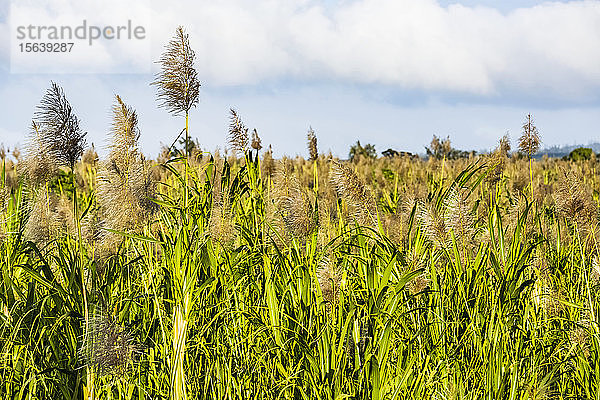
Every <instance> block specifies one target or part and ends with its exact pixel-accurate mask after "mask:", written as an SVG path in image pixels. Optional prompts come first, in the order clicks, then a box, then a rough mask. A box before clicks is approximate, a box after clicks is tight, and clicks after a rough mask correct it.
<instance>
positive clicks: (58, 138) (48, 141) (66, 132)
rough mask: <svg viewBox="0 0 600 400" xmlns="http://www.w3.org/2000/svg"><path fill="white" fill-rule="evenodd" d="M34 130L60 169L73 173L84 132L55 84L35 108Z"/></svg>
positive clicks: (83, 142) (83, 141) (63, 94)
mask: <svg viewBox="0 0 600 400" xmlns="http://www.w3.org/2000/svg"><path fill="white" fill-rule="evenodd" d="M34 120H35V121H36V122H35V125H36V126H34V129H36V130H37V131H38V132H39V134H40V138H41V140H42V141H43V142H44V145H45V148H46V149H47V150H48V151H49V152H50V153H52V155H53V156H54V157H55V158H56V160H57V161H58V162H59V164H61V165H65V166H68V167H69V168H71V169H73V167H74V166H75V163H76V162H77V160H78V159H79V158H80V157H81V155H82V154H83V149H84V147H85V136H86V134H87V133H86V132H83V131H82V130H81V128H80V127H79V119H78V118H77V116H76V115H75V113H74V111H73V108H72V107H71V104H70V103H69V101H68V100H67V97H66V96H65V93H64V91H63V89H62V88H61V87H60V86H58V85H57V84H56V83H55V82H51V84H50V88H49V89H48V90H47V91H46V94H45V95H44V97H42V100H41V102H40V104H39V105H38V107H37V110H36V112H35V114H34Z"/></svg>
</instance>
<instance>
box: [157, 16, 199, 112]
mask: <svg viewBox="0 0 600 400" xmlns="http://www.w3.org/2000/svg"><path fill="white" fill-rule="evenodd" d="M195 59H196V54H195V53H194V50H192V48H191V47H190V41H189V35H188V34H187V33H185V31H184V29H183V27H181V26H179V27H178V28H177V30H176V31H175V36H174V37H173V39H171V41H169V43H168V45H167V46H166V50H165V52H164V53H163V54H162V56H161V57H160V60H159V61H158V63H159V64H160V66H161V71H160V72H159V73H158V74H157V75H156V79H155V80H154V82H152V84H153V85H155V86H157V87H158V100H159V102H160V103H159V106H160V107H164V108H166V109H167V111H169V112H170V113H171V114H173V115H176V116H177V115H180V114H182V113H188V112H189V111H190V109H191V108H192V107H195V106H196V105H197V104H198V97H199V94H200V82H199V81H198V73H197V72H196V69H195V68H194V61H195Z"/></svg>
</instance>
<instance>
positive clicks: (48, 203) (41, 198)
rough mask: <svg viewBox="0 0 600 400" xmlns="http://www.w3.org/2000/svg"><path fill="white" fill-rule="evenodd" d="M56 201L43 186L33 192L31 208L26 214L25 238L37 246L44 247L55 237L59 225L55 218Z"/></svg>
mask: <svg viewBox="0 0 600 400" xmlns="http://www.w3.org/2000/svg"><path fill="white" fill-rule="evenodd" d="M57 203H58V199H57V198H56V196H55V195H54V194H52V193H50V192H49V191H48V190H47V188H46V187H45V186H42V187H40V188H39V189H38V190H37V191H35V197H34V199H33V203H32V205H31V208H30V209H29V210H28V212H27V223H26V224H25V232H24V235H25V238H26V239H27V240H30V241H32V242H34V243H35V244H37V245H38V247H42V246H45V245H46V244H47V243H48V242H50V241H51V240H53V239H54V238H56V237H57V235H58V231H59V227H60V223H59V221H58V220H57V218H56V213H55V209H56V205H57Z"/></svg>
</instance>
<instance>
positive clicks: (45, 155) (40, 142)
mask: <svg viewBox="0 0 600 400" xmlns="http://www.w3.org/2000/svg"><path fill="white" fill-rule="evenodd" d="M46 134H47V133H46V132H42V130H41V127H40V126H39V125H38V124H36V122H35V121H32V123H31V134H30V137H29V140H28V142H27V147H26V151H25V160H24V168H25V174H26V176H27V179H28V180H29V182H31V183H32V184H33V185H34V186H39V185H42V184H43V183H46V182H47V181H48V180H50V178H52V177H53V176H55V175H56V174H57V173H58V161H57V160H56V157H55V153H54V152H53V151H51V150H50V149H49V148H48V144H47V142H46V140H45V139H44V136H45V135H46Z"/></svg>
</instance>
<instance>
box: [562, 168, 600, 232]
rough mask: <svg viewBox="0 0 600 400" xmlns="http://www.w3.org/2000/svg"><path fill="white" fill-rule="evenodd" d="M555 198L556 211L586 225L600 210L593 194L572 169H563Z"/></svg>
mask: <svg viewBox="0 0 600 400" xmlns="http://www.w3.org/2000/svg"><path fill="white" fill-rule="evenodd" d="M554 200H555V204H556V211H557V212H558V214H559V215H561V216H562V217H564V218H568V219H570V220H573V221H576V222H578V223H580V224H584V225H585V224H589V223H591V222H593V221H594V219H595V218H596V215H597V212H598V211H597V207H596V205H595V203H594V200H593V198H592V195H591V194H590V193H589V192H588V191H587V189H586V187H585V185H584V184H583V183H582V182H581V180H580V179H579V178H578V177H577V175H576V174H575V173H574V172H573V171H571V170H567V169H564V168H563V169H561V172H560V181H559V184H558V188H557V189H556V192H555V194H554Z"/></svg>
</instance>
